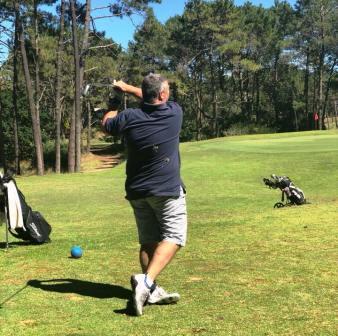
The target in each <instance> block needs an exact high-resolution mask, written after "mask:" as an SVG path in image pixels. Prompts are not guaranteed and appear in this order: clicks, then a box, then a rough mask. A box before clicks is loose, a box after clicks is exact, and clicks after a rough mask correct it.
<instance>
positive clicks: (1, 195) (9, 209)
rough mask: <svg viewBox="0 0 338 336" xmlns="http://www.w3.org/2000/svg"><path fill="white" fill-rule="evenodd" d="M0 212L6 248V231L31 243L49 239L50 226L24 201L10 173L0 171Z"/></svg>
mask: <svg viewBox="0 0 338 336" xmlns="http://www.w3.org/2000/svg"><path fill="white" fill-rule="evenodd" d="M0 213H2V214H3V215H4V217H5V220H4V221H5V225H6V245H5V247H6V250H8V247H9V239H8V238H9V237H8V232H9V233H11V235H12V236H14V237H15V238H18V239H21V240H24V241H26V242H29V243H32V244H43V243H47V242H49V241H50V239H49V235H50V233H51V231H52V228H51V226H50V225H49V223H48V222H47V221H46V220H45V218H44V217H43V216H42V215H41V213H40V212H38V211H33V210H32V208H31V207H30V206H29V205H28V204H27V203H26V200H25V196H24V195H23V194H22V192H21V191H20V190H19V189H18V187H17V185H16V181H15V179H14V177H13V175H12V174H10V173H7V174H5V175H3V174H1V173H0Z"/></svg>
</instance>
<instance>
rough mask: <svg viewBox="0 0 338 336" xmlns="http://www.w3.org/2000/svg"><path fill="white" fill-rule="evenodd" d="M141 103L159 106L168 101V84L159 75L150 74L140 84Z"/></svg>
mask: <svg viewBox="0 0 338 336" xmlns="http://www.w3.org/2000/svg"><path fill="white" fill-rule="evenodd" d="M142 96H143V101H144V102H145V103H148V104H161V103H165V102H166V101H167V100H168V99H169V83H168V81H167V79H165V78H164V77H162V76H161V75H159V74H154V73H150V74H149V75H147V76H145V77H144V79H143V82H142Z"/></svg>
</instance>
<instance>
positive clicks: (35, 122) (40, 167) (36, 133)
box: [20, 23, 44, 175]
mask: <svg viewBox="0 0 338 336" xmlns="http://www.w3.org/2000/svg"><path fill="white" fill-rule="evenodd" d="M20 47H21V56H22V63H23V69H24V75H25V81H26V90H27V96H28V101H29V108H30V111H31V117H32V127H33V138H34V145H35V153H36V165H37V173H38V175H43V174H44V161H43V148H42V139H41V129H40V119H39V118H38V116H37V113H36V107H35V104H34V94H33V88H32V81H31V77H30V73H29V68H28V59H27V54H26V47H25V37H24V33H23V26H22V24H21V23H20Z"/></svg>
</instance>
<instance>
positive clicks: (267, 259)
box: [0, 131, 338, 336]
mask: <svg viewBox="0 0 338 336" xmlns="http://www.w3.org/2000/svg"><path fill="white" fill-rule="evenodd" d="M180 148H181V158H182V177H183V180H184V182H185V184H186V186H187V192H188V194H187V202H188V203H187V204H188V214H189V229H188V242H187V246H186V247H185V248H184V249H182V250H181V251H180V252H179V253H178V255H177V257H176V258H175V259H174V260H173V262H172V263H171V264H170V265H169V267H168V268H167V269H165V271H164V272H163V274H161V275H160V277H159V279H158V282H159V283H160V284H161V285H162V286H163V287H164V288H166V289H167V290H168V291H175V292H176V291H177V292H178V293H180V295H181V301H179V302H178V303H177V304H175V305H170V306H146V307H145V309H144V315H143V316H141V317H134V316H131V315H130V310H129V309H128V307H127V302H128V300H129V299H130V297H131V289H130V283H129V279H130V275H131V274H133V273H138V272H139V264H138V242H137V235H136V228H135V224H134V217H133V213H132V210H131V209H130V207H129V204H128V202H127V201H126V200H125V199H124V195H125V194H124V171H125V164H121V165H120V166H117V167H116V168H113V169H109V170H104V171H98V172H90V173H79V174H64V175H54V174H51V175H47V176H43V177H37V176H32V177H20V178H17V184H18V187H19V188H20V189H21V190H22V191H23V193H24V195H25V196H26V200H27V202H28V203H29V204H30V205H31V206H32V207H33V208H34V209H36V210H39V211H40V212H42V213H43V215H44V216H45V217H46V219H47V220H48V221H49V222H50V224H51V225H52V227H53V232H52V235H51V239H52V243H51V244H46V245H42V246H32V245H26V244H23V243H21V242H19V241H17V240H15V238H12V237H11V241H12V242H13V243H12V245H11V248H10V249H9V251H8V252H6V251H5V248H4V247H5V244H4V243H3V242H4V240H5V229H4V226H3V225H2V226H0V233H1V236H0V237H1V239H0V242H2V243H1V246H0V335H6V336H12V335H13V336H14V335H15V336H20V335H22V336H39V335H41V336H42V335H43V336H64V335H74V336H75V335H78V336H80V335H81V336H94V335H95V336H96V335H119V336H120V335H132V336H134V335H147V334H148V335H163V336H166V335H173V336H174V335H238V336H241V335H250V336H251V335H257V336H260V335H316V336H317V335H323V336H324V335H325V336H328V335H332V336H334V335H337V333H338V330H337V325H338V315H337V312H338V302H337V294H338V287H337V279H338V271H337V260H338V240H337V237H338V226H337V223H338V132H337V131H318V132H303V133H284V134H269V135H252V136H239V137H226V138H218V139H213V140H208V141H201V142H191V143H183V144H181V147H180ZM272 173H275V174H277V175H288V176H289V177H290V178H291V179H292V180H293V181H294V183H295V184H296V185H297V186H299V187H300V188H301V189H302V190H303V191H304V192H305V195H306V197H307V199H308V200H309V201H310V202H311V203H310V204H306V205H304V206H300V207H297V206H294V207H286V208H282V209H273V205H274V203H276V202H278V201H280V198H281V192H280V191H279V190H273V189H268V188H267V187H265V186H264V184H263V182H262V178H263V177H269V176H270V175H271V174H272ZM73 245H79V246H81V247H82V249H83V256H82V258H80V259H72V258H70V249H71V247H72V246H73Z"/></svg>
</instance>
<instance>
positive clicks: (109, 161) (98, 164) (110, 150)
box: [82, 145, 124, 171]
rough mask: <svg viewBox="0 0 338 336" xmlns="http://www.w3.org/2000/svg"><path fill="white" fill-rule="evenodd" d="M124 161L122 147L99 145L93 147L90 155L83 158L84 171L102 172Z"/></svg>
mask: <svg viewBox="0 0 338 336" xmlns="http://www.w3.org/2000/svg"><path fill="white" fill-rule="evenodd" d="M123 160H124V155H123V151H122V149H121V146H117V145H97V146H93V148H92V149H91V151H90V153H89V154H85V155H83V157H82V170H83V171H100V170H103V169H110V168H113V167H115V166H117V165H118V164H120V163H121V162H122V161H123Z"/></svg>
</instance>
